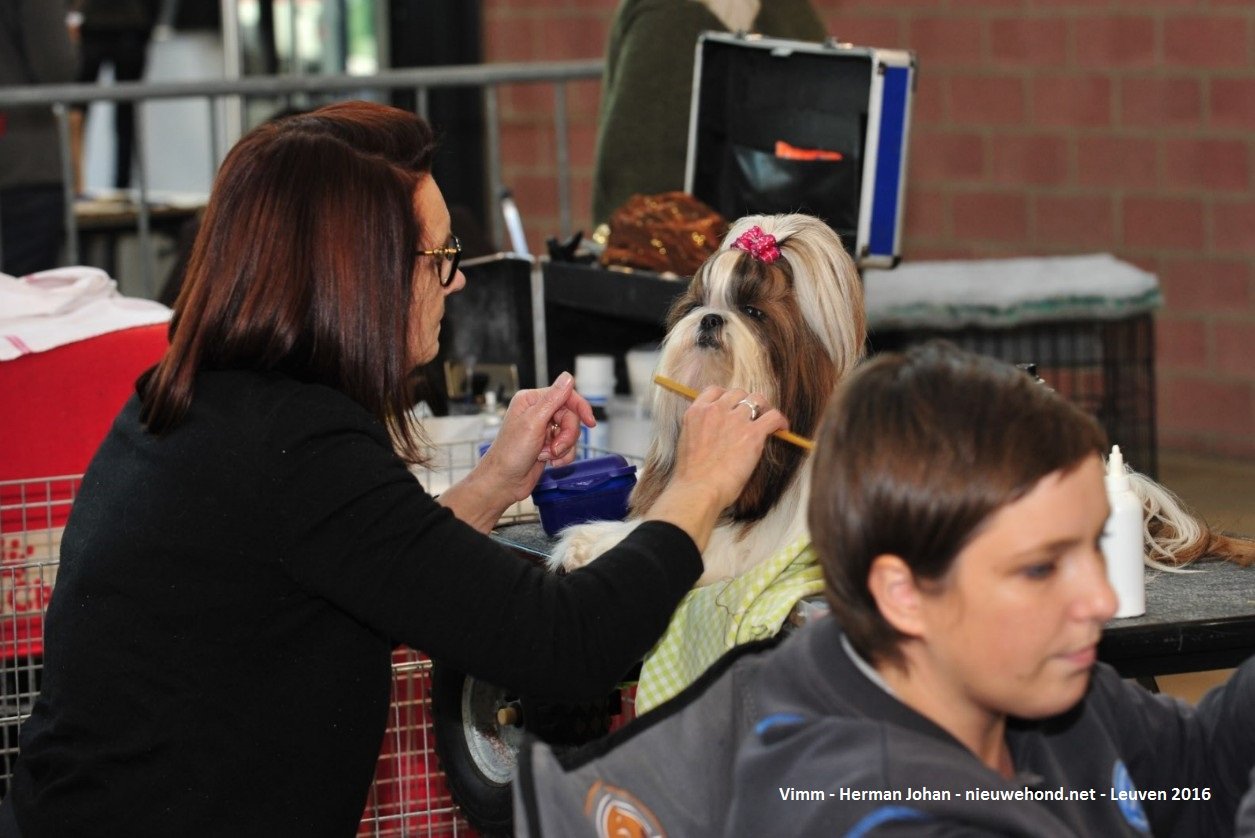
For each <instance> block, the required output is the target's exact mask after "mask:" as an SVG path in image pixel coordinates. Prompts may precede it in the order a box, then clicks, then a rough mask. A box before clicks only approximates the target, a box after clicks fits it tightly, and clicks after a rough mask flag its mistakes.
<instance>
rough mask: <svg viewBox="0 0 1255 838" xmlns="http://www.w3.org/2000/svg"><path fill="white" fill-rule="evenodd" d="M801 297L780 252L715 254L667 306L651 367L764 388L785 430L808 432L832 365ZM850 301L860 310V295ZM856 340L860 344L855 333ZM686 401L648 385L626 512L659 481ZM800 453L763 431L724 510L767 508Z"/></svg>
mask: <svg viewBox="0 0 1255 838" xmlns="http://www.w3.org/2000/svg"><path fill="white" fill-rule="evenodd" d="M738 260H739V261H738ZM733 264H735V266H736V267H735V269H730V266H731V265H733ZM812 298H813V295H812ZM803 299H804V295H800V294H798V293H797V288H796V287H795V282H794V276H793V272H792V270H791V269H790V267H789V264H788V262H787V261H786V260H784V259H778V260H776V261H775V262H774V263H772V264H766V263H764V262H761V261H758V260H755V259H753V258H751V257H748V256H747V255H746V254H744V253H742V252H740V251H725V252H723V253H720V254H717V255H716V256H714V257H712V258H711V259H710V260H708V261H707V262H706V264H704V265H703V266H702V268H701V269H700V270H699V271H698V272H697V275H696V276H694V277H693V280H692V282H691V283H690V285H689V288H688V291H687V293H685V294H684V295H683V296H682V297H680V298H679V299H678V300H677V301H676V302H675V304H674V305H673V306H672V309H671V312H670V314H669V316H668V321H667V336H666V339H665V340H664V341H663V345H662V353H661V359H660V361H659V366H658V372H659V373H661V374H662V375H665V376H667V377H669V378H672V379H674V380H676V381H679V382H681V383H683V384H687V385H688V386H690V387H692V388H694V389H696V390H701V389H702V388H704V387H707V386H709V385H712V384H713V385H719V386H722V387H736V388H741V389H744V390H747V391H749V392H757V393H762V394H763V395H764V396H765V397H766V398H767V400H768V401H769V402H771V403H772V404H773V405H775V406H776V407H779V408H780V410H781V411H783V413H784V414H785V416H786V417H788V419H789V427H790V429H791V430H792V431H794V432H795V433H798V434H801V435H803V436H809V435H811V434H812V433H813V432H814V430H815V427H816V425H817V424H818V421H819V418H820V414H821V413H822V411H823V407H824V405H825V403H826V402H827V399H828V396H829V394H830V393H831V392H832V389H833V387H834V386H835V385H836V382H837V379H838V377H839V371H838V369H837V365H836V364H835V362H834V361H833V359H832V357H831V356H830V354H829V350H828V349H827V348H826V346H825V344H824V342H823V340H822V339H821V338H820V337H819V336H818V335H817V334H816V332H815V331H814V330H813V329H812V328H811V325H810V323H811V322H812V320H813V319H814V317H815V316H816V313H815V312H811V313H810V314H809V315H808V313H807V312H805V311H803V305H804V303H803ZM851 304H852V305H853V304H857V305H858V306H859V307H860V309H861V305H862V300H861V299H858V300H857V301H851ZM820 316H826V315H820ZM860 323H861V320H860ZM858 340H859V342H860V344H861V341H862V336H861V335H860V336H859V337H858ZM687 406H688V402H687V400H685V399H683V398H682V397H679V396H676V395H674V394H671V393H669V392H666V391H662V390H658V391H657V392H656V394H655V397H654V440H653V443H652V445H651V448H650V452H649V456H648V457H647V461H646V464H645V467H644V469H643V470H642V474H641V480H640V483H639V484H638V486H637V490H636V492H635V493H634V494H633V497H632V508H633V511H634V512H643V511H644V510H646V509H648V508H649V506H650V505H652V503H653V501H654V500H655V499H656V498H657V496H658V494H659V493H660V492H661V491H662V488H663V487H664V486H665V485H666V482H667V479H668V478H669V477H670V473H671V470H672V468H673V466H674V456H675V443H676V440H677V439H678V438H679V434H680V420H681V417H682V415H683V413H684V411H685V409H686V408H687ZM803 456H804V452H803V451H802V450H801V449H799V448H797V447H796V446H793V445H789V444H788V443H785V442H782V441H780V440H777V439H769V440H768V441H767V447H766V450H765V451H764V453H763V459H762V460H761V462H760V463H759V465H758V467H757V469H756V470H755V472H754V474H753V475H752V476H751V477H750V479H749V481H748V483H747V484H746V487H745V489H744V491H743V492H742V493H741V496H740V497H739V498H738V499H737V501H736V503H735V504H734V505H733V506H732V507H730V508H729V509H728V510H726V511H725V518H729V519H731V520H733V521H736V522H739V523H752V522H754V521H757V520H759V519H761V518H762V517H763V516H765V515H766V514H767V513H768V512H770V511H771V508H772V507H773V506H774V505H775V504H776V502H777V501H778V500H779V499H780V497H781V496H782V495H783V494H784V492H785V490H786V489H787V488H788V486H789V484H790V483H791V482H792V480H793V479H794V477H795V476H796V474H797V470H798V467H799V466H800V465H801V463H802V460H803Z"/></svg>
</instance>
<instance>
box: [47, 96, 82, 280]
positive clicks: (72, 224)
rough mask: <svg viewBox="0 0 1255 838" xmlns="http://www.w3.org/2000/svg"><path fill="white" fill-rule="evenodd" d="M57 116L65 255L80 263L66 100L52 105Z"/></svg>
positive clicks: (70, 259) (71, 262)
mask: <svg viewBox="0 0 1255 838" xmlns="http://www.w3.org/2000/svg"><path fill="white" fill-rule="evenodd" d="M52 113H53V115H54V116H55V117H56V118H57V143H58V144H59V145H60V146H61V194H62V195H64V196H65V255H66V259H67V260H69V263H70V264H71V265H77V264H79V258H78V220H77V219H76V218H75V217H74V162H73V161H72V160H70V114H69V109H68V108H66V106H65V103H64V102H57V103H56V104H55V105H53V106H52Z"/></svg>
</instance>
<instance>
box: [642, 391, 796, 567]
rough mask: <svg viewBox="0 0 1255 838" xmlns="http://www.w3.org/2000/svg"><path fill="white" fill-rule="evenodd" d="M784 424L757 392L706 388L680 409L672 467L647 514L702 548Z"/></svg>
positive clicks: (781, 418)
mask: <svg viewBox="0 0 1255 838" xmlns="http://www.w3.org/2000/svg"><path fill="white" fill-rule="evenodd" d="M751 406H752V407H751ZM788 425H789V423H788V420H786V419H785V418H784V415H783V414H782V413H781V412H780V411H779V410H776V409H775V408H773V407H771V406H770V405H768V404H767V400H766V398H765V397H763V396H762V394H760V393H746V392H745V391H744V390H724V389H723V388H721V387H707V388H706V389H705V390H703V391H702V392H701V394H700V395H698V397H697V398H696V399H694V401H693V403H692V404H691V405H689V408H688V410H686V411H685V413H684V419H683V421H682V425H681V430H680V439H679V441H678V442H677V444H676V464H675V470H674V471H673V472H672V475H671V480H670V481H669V482H668V484H667V488H666V489H664V490H663V492H662V494H661V495H659V496H658V500H657V501H655V502H654V504H653V506H651V507H650V509H649V512H648V513H647V517H649V518H654V519H659V520H664V521H670V522H671V523H673V524H675V525H677V526H679V527H680V528H681V529H683V530H685V531H686V532H688V534H689V535H690V536H692V537H693V541H694V542H695V543H696V544H697V547H698V549H700V550H704V549H705V548H706V542H707V540H708V539H709V538H710V533H711V531H712V530H713V529H714V525H715V521H716V519H717V518H718V517H719V514H720V513H721V512H722V511H723V510H724V509H726V508H727V507H729V506H731V505H732V503H733V502H734V501H735V500H736V499H737V496H738V495H740V494H741V490H742V489H743V488H744V487H745V482H746V481H747V480H749V477H750V475H751V474H753V472H754V467H755V466H756V465H757V464H758V461H759V460H760V459H761V458H762V454H763V446H764V445H765V443H766V441H767V437H768V436H770V435H771V434H773V433H775V432H776V431H779V430H783V429H785V428H787V427H788Z"/></svg>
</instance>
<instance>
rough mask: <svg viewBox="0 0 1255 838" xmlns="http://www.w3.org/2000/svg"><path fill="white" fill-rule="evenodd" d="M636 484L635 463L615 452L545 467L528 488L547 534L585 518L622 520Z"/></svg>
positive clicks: (625, 515) (556, 531)
mask: <svg viewBox="0 0 1255 838" xmlns="http://www.w3.org/2000/svg"><path fill="white" fill-rule="evenodd" d="M635 485H636V466H634V465H631V464H630V463H628V461H627V460H626V459H625V458H623V457H620V456H619V455H618V454H609V455H607V456H605V457H593V458H591V459H588V460H576V461H575V462H573V463H571V464H570V465H569V466H562V467H561V468H551V469H546V470H545V473H544V474H543V475H541V478H540V480H539V481H537V483H536V488H534V489H532V501H533V502H534V503H535V504H536V509H537V510H539V511H540V525H541V527H543V528H544V530H545V532H546V533H548V534H549V535H557V534H558V532H559V531H561V530H563V529H565V528H566V527H569V526H571V525H572V524H582V523H584V522H585V521H622V520H623V519H624V518H626V517H627V502H628V495H630V494H631V493H632V487H633V486H635Z"/></svg>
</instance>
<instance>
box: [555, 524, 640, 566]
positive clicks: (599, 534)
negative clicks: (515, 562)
mask: <svg viewBox="0 0 1255 838" xmlns="http://www.w3.org/2000/svg"><path fill="white" fill-rule="evenodd" d="M636 525H637V522H636V521H590V522H588V523H586V524H576V525H575V526H573V527H567V528H566V529H565V530H563V531H562V534H561V535H560V536H559V537H558V543H557V544H556V545H554V548H553V552H552V553H551V554H550V555H549V560H548V562H547V564H548V565H549V569H550V570H558V569H562V570H566V571H568V572H569V571H572V570H575V569H577V568H581V567H583V566H584V565H586V564H589V563H590V562H592V561H593V560H594V559H596V558H597V557H598V556H600V555H602V554H603V553H605V552H606V551H608V550H610V549H611V548H612V547H614V546H615V545H616V544H618V543H619V542H620V541H622V540H623V539H624V538H626V537H627V534H628V533H630V532H631V531H632V530H634V529H636Z"/></svg>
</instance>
